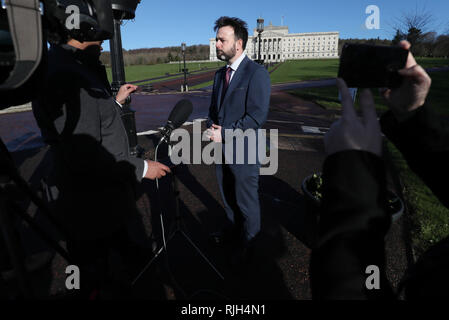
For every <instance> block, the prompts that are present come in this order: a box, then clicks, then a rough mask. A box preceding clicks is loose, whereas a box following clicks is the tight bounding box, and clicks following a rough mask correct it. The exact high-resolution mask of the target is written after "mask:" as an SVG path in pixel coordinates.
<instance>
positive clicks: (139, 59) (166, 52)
mask: <svg viewBox="0 0 449 320" xmlns="http://www.w3.org/2000/svg"><path fill="white" fill-rule="evenodd" d="M100 59H101V61H102V63H103V64H105V65H106V66H109V65H110V64H111V58H110V52H109V51H106V52H103V53H102V54H101V57H100ZM182 59H183V58H182V51H181V47H166V48H151V49H135V50H123V60H124V62H125V66H131V65H143V64H146V65H149V64H159V63H167V62H170V61H179V60H181V61H182ZM189 60H209V45H202V44H200V45H193V46H188V47H187V48H186V61H189Z"/></svg>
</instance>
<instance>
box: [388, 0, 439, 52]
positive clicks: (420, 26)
mask: <svg viewBox="0 0 449 320" xmlns="http://www.w3.org/2000/svg"><path fill="white" fill-rule="evenodd" d="M434 23H435V19H434V16H433V15H432V13H430V12H429V11H428V10H427V9H426V8H425V7H424V8H418V6H416V7H415V10H414V11H409V12H404V13H402V15H401V17H398V18H396V19H395V21H394V27H393V28H394V30H395V32H396V36H395V37H397V36H398V35H399V34H402V35H404V38H405V39H407V40H408V41H409V42H410V43H411V45H412V52H413V53H414V54H415V55H427V54H428V50H424V46H422V45H420V44H421V43H422V42H423V40H424V39H425V38H429V35H430V34H431V31H432V30H431V29H432V28H433V25H434ZM427 42H428V41H427ZM427 48H429V45H427ZM425 51H427V52H425Z"/></svg>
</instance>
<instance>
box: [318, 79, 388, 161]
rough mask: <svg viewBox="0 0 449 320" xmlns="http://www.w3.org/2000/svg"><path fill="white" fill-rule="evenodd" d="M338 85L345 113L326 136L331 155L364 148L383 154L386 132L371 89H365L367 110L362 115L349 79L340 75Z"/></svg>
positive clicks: (363, 104) (363, 96)
mask: <svg viewBox="0 0 449 320" xmlns="http://www.w3.org/2000/svg"><path fill="white" fill-rule="evenodd" d="M337 87H338V89H339V90H340V93H341V98H342V100H341V101H342V117H341V118H340V119H339V120H338V121H336V122H334V123H333V124H332V126H331V128H330V130H329V132H327V133H326V135H325V136H324V148H325V150H326V153H327V154H328V155H331V154H334V153H337V152H340V151H345V150H361V151H368V152H371V153H374V154H376V155H378V156H380V155H381V154H382V136H381V133H380V125H379V121H378V120H377V114H376V109H375V106H374V99H373V95H372V93H371V91H370V90H368V89H364V90H362V92H361V94H360V105H361V107H362V114H363V117H362V119H360V118H359V117H357V114H356V112H355V110H354V103H353V100H352V97H351V94H350V93H349V90H348V87H347V86H346V83H345V81H344V80H343V79H337Z"/></svg>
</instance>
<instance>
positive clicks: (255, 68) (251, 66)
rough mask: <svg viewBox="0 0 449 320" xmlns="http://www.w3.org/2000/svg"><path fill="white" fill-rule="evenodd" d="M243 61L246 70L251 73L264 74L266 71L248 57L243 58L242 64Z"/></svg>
mask: <svg viewBox="0 0 449 320" xmlns="http://www.w3.org/2000/svg"><path fill="white" fill-rule="evenodd" d="M245 61H246V65H247V68H248V69H250V70H251V71H253V72H266V71H267V69H266V68H265V67H264V66H263V65H261V64H259V63H257V62H255V61H253V60H251V59H250V58H248V57H245V59H244V60H243V61H242V63H243V62H245Z"/></svg>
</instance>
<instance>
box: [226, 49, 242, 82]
mask: <svg viewBox="0 0 449 320" xmlns="http://www.w3.org/2000/svg"><path fill="white" fill-rule="evenodd" d="M245 57H246V54H244V53H242V55H241V56H240V57H239V58H238V59H237V60H235V61H234V63H233V64H231V65H229V64H228V65H227V66H226V68H228V67H231V70H232V71H231V78H230V79H229V84H231V81H232V77H233V76H234V73H235V72H236V71H237V69H238V68H239V66H240V64H241V63H242V61H243V59H245Z"/></svg>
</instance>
